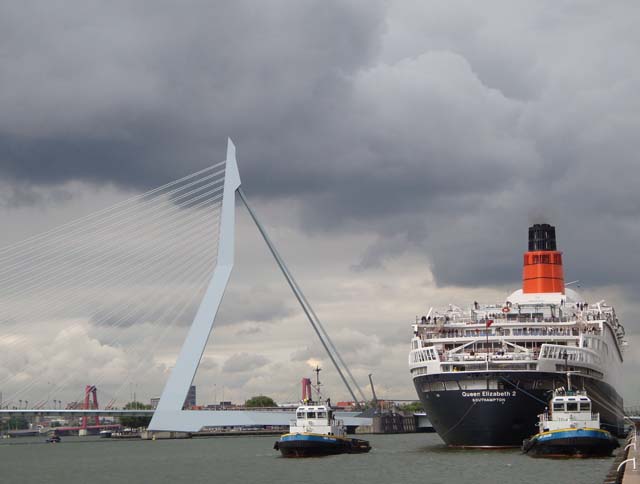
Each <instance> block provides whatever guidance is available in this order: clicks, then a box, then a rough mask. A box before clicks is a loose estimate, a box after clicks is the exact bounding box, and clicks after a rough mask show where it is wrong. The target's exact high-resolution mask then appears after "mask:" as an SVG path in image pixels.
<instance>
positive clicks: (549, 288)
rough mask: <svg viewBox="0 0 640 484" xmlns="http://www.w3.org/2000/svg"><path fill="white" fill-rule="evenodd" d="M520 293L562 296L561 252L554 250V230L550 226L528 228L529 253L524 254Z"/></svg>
mask: <svg viewBox="0 0 640 484" xmlns="http://www.w3.org/2000/svg"><path fill="white" fill-rule="evenodd" d="M522 292H523V293H525V294H530V293H547V292H555V293H562V294H564V273H563V270H562V252H559V251H557V250H556V228H555V227H554V226H552V225H549V224H535V225H532V226H531V227H529V251H528V252H525V254H524V266H523V270H522Z"/></svg>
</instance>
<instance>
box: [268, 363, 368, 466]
mask: <svg viewBox="0 0 640 484" xmlns="http://www.w3.org/2000/svg"><path fill="white" fill-rule="evenodd" d="M315 371H316V391H317V392H318V400H321V395H320V391H319V388H320V381H319V379H318V374H319V372H320V368H316V370H315ZM273 448H274V449H275V450H279V451H280V452H281V453H282V456H283V457H319V456H325V455H335V454H361V453H366V452H369V451H370V450H371V446H370V445H369V442H368V441H366V440H362V439H352V438H350V437H347V432H346V428H345V426H344V424H343V422H342V421H341V420H337V419H336V418H335V415H334V413H333V410H332V408H331V402H330V401H329V399H327V400H326V402H325V403H320V402H314V401H313V400H312V399H311V380H310V379H309V378H303V379H302V405H300V406H299V407H298V408H297V410H296V419H295V420H292V421H291V423H290V425H289V433H287V434H283V435H281V436H280V440H278V441H277V442H276V443H275V444H274V445H273Z"/></svg>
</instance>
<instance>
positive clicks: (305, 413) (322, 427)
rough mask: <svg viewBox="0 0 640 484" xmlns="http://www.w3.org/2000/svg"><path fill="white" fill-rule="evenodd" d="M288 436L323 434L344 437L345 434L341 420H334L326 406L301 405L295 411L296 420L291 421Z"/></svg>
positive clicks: (331, 412)
mask: <svg viewBox="0 0 640 484" xmlns="http://www.w3.org/2000/svg"><path fill="white" fill-rule="evenodd" d="M289 433H290V434H309V433H311V434H324V435H333V436H336V437H344V436H345V435H346V432H345V430H344V425H343V424H342V421H341V420H336V419H335V417H334V415H333V411H332V410H331V408H330V407H329V406H327V405H301V406H299V407H298V409H297V410H296V420H292V421H291V425H290V428H289Z"/></svg>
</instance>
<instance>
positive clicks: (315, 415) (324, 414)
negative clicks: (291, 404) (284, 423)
mask: <svg viewBox="0 0 640 484" xmlns="http://www.w3.org/2000/svg"><path fill="white" fill-rule="evenodd" d="M296 417H297V418H327V412H298V413H297V414H296Z"/></svg>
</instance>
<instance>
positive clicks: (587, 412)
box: [539, 391, 600, 432]
mask: <svg viewBox="0 0 640 484" xmlns="http://www.w3.org/2000/svg"><path fill="white" fill-rule="evenodd" d="M550 405H551V414H550V415H549V413H548V412H547V413H544V414H542V415H540V423H539V426H540V432H546V431H549V430H559V429H566V428H572V429H586V428H591V429H594V428H595V429H598V428H600V415H599V414H598V413H591V400H590V399H589V397H587V395H586V393H585V392H582V391H567V392H565V393H563V394H556V395H555V396H554V397H553V399H552V400H551V402H550Z"/></svg>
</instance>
